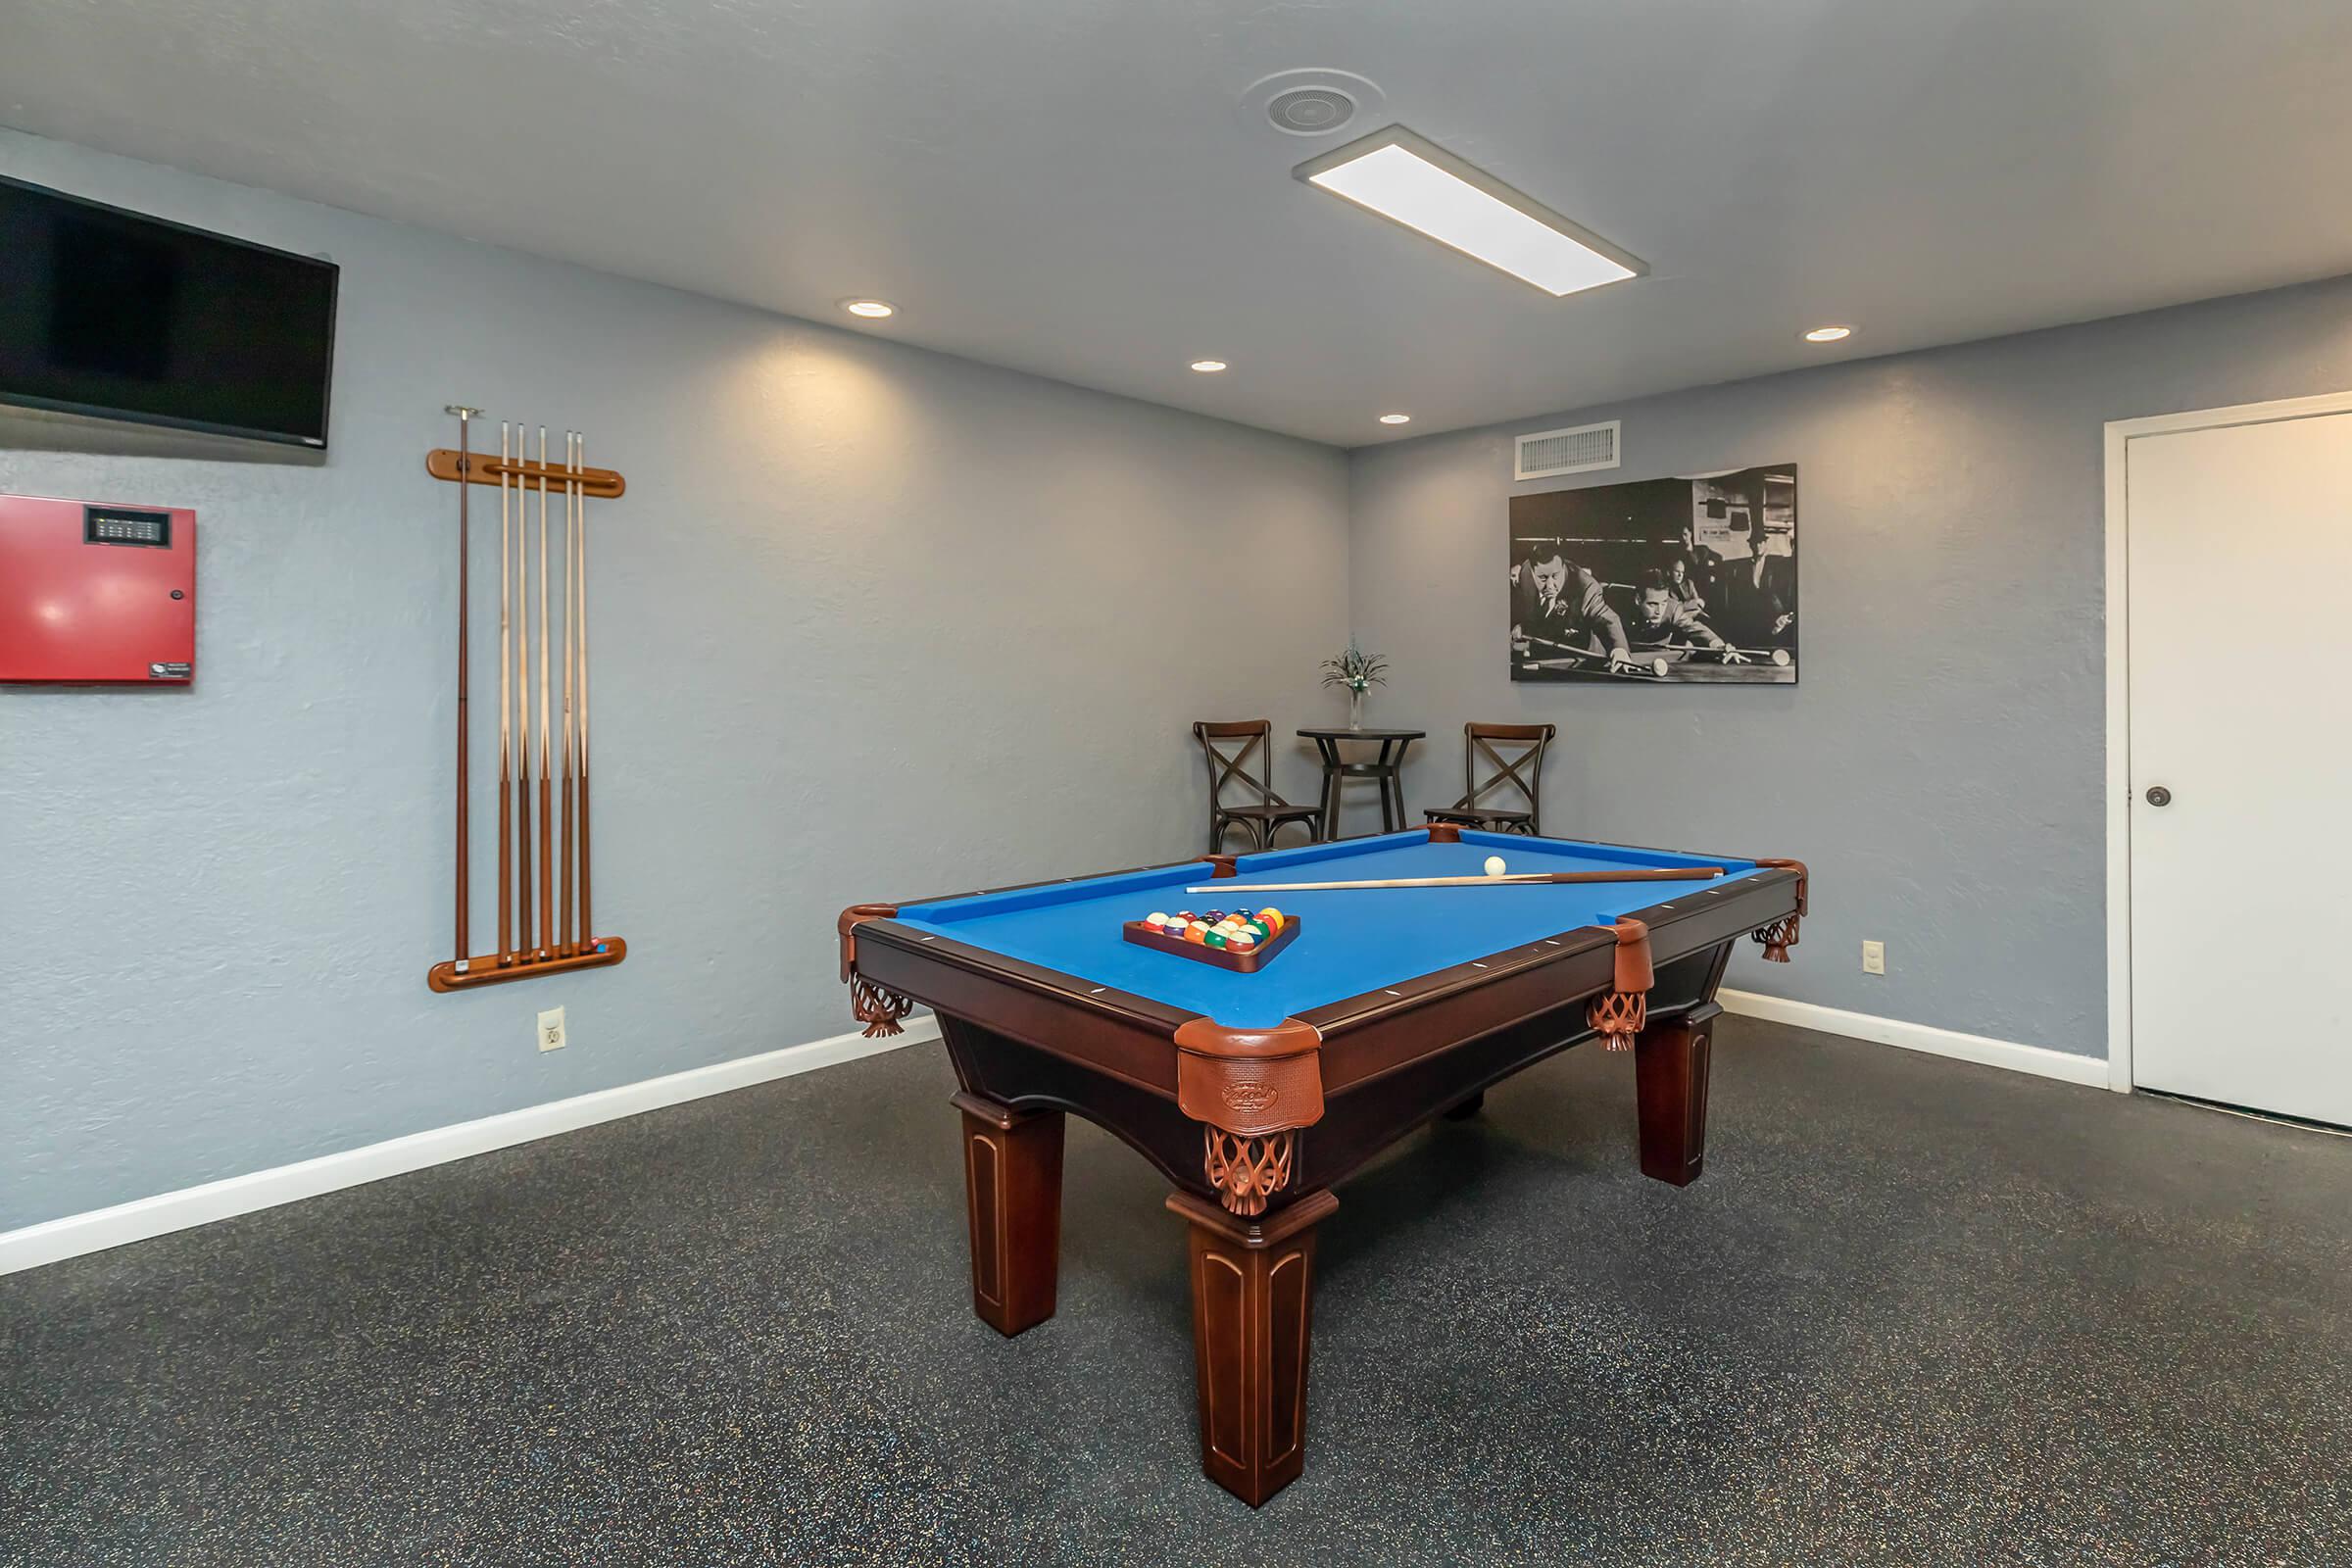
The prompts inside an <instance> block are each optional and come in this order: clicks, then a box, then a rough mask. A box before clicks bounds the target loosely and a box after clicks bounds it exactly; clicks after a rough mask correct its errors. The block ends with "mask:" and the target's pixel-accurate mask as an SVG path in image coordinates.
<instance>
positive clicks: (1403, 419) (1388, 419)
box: [1380, 414, 1413, 424]
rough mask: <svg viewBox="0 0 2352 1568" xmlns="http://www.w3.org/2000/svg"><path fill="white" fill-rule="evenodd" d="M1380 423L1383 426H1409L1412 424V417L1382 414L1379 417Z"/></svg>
mask: <svg viewBox="0 0 2352 1568" xmlns="http://www.w3.org/2000/svg"><path fill="white" fill-rule="evenodd" d="M1380 422H1381V423H1383V424H1410V423H1412V422H1413V417H1412V416H1411V415H1409V414H1384V415H1382V416H1381V417H1380Z"/></svg>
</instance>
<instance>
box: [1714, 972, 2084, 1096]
mask: <svg viewBox="0 0 2352 1568" xmlns="http://www.w3.org/2000/svg"><path fill="white" fill-rule="evenodd" d="M1715 1000H1716V1001H1717V1002H1720V1003H1722V1004H1723V1010H1724V1011H1726V1012H1737V1013H1740V1014H1741V1015H1743V1016H1745V1017H1749V1018H1763V1019H1767V1020H1769V1021H1770V1022H1773V1023H1788V1024H1794V1025H1796V1026H1797V1027H1798V1028H1800V1029H1818V1030H1820V1031H1821V1032H1822V1033H1823V1034H1830V1035H1846V1036H1849V1037H1851V1038H1852V1039H1855V1040H1868V1041H1871V1042H1873V1043H1874V1044H1877V1045H1882V1046H1900V1047H1901V1048H1902V1049H1903V1050H1905V1051H1924V1052H1926V1053H1928V1054H1930V1055H1932V1056H1953V1057H1956V1058H1958V1059H1959V1060H1961V1061H1973V1062H1976V1063H1977V1064H1979V1065H1980V1066H1985V1067H2006V1068H2008V1069H2009V1070H2010V1071H2011V1072H2028V1073H2032V1074H2033V1075H2034V1077H2036V1078H2056V1079H2058V1080H2059V1081H2060V1082H2062V1083H2070V1084H2088V1085H2091V1086H2093V1087H2094V1088H2099V1089H2104V1088H2107V1087H2108V1083H2107V1059H2106V1058H2105V1057H2104V1056H2078V1055H2076V1054H2074V1053H2072V1052H2068V1051H2052V1050H2051V1049H2050V1048H2049V1047H2047V1046H2021V1045H2019V1044H2018V1043H2017V1042H2016V1041H2014V1040H1994V1039H1992V1038H1990V1037H1989V1036H1985V1035H1964V1034H1962V1033H1961V1032H1960V1031H1959V1030H1957V1029H1938V1028H1936V1026H1935V1025H1933V1024H1925V1023H1905V1022H1903V1021H1902V1020H1901V1019H1900V1018H1880V1017H1876V1016H1874V1015H1872V1014H1870V1013H1867V1012H1848V1011H1846V1010H1845V1009H1844V1008H1843V1007H1824V1006H1822V1005H1819V1004H1818V1003H1812V1002H1790V1001H1789V1000H1788V999H1787V998H1785V997H1768V996H1765V995H1763V994H1762V993H1760V992H1755V991H1732V990H1728V989H1727V990H1723V991H1719V992H1717V993H1716V994H1715Z"/></svg>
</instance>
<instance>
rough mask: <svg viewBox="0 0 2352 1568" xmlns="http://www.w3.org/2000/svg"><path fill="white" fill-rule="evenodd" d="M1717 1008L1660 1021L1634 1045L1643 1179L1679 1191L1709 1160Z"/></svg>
mask: <svg viewBox="0 0 2352 1568" xmlns="http://www.w3.org/2000/svg"><path fill="white" fill-rule="evenodd" d="M1722 1011H1723V1009H1722V1008H1721V1007H1719V1006H1717V1005H1714V1004H1713V1003H1708V1004H1706V1005H1703V1006H1697V1007H1693V1008H1691V1010H1690V1011H1689V1012H1687V1013H1682V1014H1679V1015H1678V1016H1675V1017H1672V1018H1664V1019H1656V1020H1653V1021H1651V1022H1650V1023H1649V1024H1648V1025H1647V1026H1646V1027H1645V1028H1643V1029H1642V1035H1641V1038H1640V1039H1639V1040H1638V1041H1636V1042H1635V1045H1634V1081H1635V1090H1636V1094H1637V1096H1638V1098H1639V1099H1640V1101H1641V1105H1642V1175H1644V1176H1654V1177H1656V1178H1657V1179H1658V1180H1659V1181H1662V1182H1672V1183H1673V1184H1674V1185H1675V1186H1677V1187H1688V1186H1690V1185H1691V1183H1692V1182H1694V1181H1696V1180H1698V1172H1699V1168H1700V1166H1701V1165H1703V1164H1704V1163H1705V1161H1706V1154H1707V1065H1708V1057H1709V1055H1710V1054H1711V1053H1712V1049H1713V1042H1714V1033H1715V1018H1716V1016H1717V1015H1718V1014H1719V1013H1721V1012H1722Z"/></svg>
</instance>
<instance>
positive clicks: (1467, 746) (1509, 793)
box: [1421, 723, 1558, 834]
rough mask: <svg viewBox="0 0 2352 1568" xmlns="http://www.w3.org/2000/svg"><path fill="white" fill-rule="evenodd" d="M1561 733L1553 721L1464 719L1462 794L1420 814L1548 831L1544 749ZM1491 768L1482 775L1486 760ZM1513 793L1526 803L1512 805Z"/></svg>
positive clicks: (1501, 829)
mask: <svg viewBox="0 0 2352 1568" xmlns="http://www.w3.org/2000/svg"><path fill="white" fill-rule="evenodd" d="M1556 733H1558V729H1557V726H1555V725H1551V724H1477V723H1471V724H1464V725H1463V726H1462V798H1461V799H1460V800H1458V801H1456V802H1454V803H1453V804H1452V805H1451V806H1437V807H1432V808H1430V809H1428V810H1426V811H1424V812H1422V813H1421V814H1422V815H1423V816H1424V817H1425V818H1427V819H1428V820H1429V821H1432V822H1452V823H1456V824H1458V825H1460V826H1462V827H1477V828H1485V829H1486V830H1487V831H1488V832H1491V833H1528V834H1541V833H1542V832H1543V831H1544V824H1543V815H1544V748H1546V747H1548V746H1549V745H1550V744H1551V738H1552V736H1553V735H1555V734H1556ZM1482 762H1483V763H1484V764H1485V766H1486V768H1487V770H1488V771H1487V775H1486V777H1485V778H1484V779H1481V778H1480V777H1479V769H1480V765H1481V763H1482ZM1514 797H1516V798H1517V799H1519V800H1524V801H1525V802H1526V803H1527V806H1526V809H1524V810H1523V809H1519V808H1517V807H1515V806H1512V805H1509V804H1507V803H1509V802H1510V801H1511V800H1512V799H1513V798H1514Z"/></svg>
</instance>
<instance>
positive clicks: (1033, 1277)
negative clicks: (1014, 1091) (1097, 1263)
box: [955, 1092, 1062, 1337]
mask: <svg viewBox="0 0 2352 1568" xmlns="http://www.w3.org/2000/svg"><path fill="white" fill-rule="evenodd" d="M955 1104H956V1109H958V1110H960V1111H962V1112H963V1192H964V1201H965V1206H966V1207H967V1209H968V1210H969V1213H970V1218H971V1230H972V1310H973V1311H974V1312H976V1313H978V1314H979V1316H980V1321H981V1322H983V1323H986V1324H987V1325H988V1326H989V1327H990V1328H993V1329H995V1330H996V1331H997V1332H998V1333H999V1334H1003V1335H1005V1336H1006V1337H1010V1336H1012V1335H1015V1334H1018V1333H1020V1332H1021V1331H1023V1330H1024V1329H1033V1328H1035V1327H1037V1325H1039V1324H1040V1323H1043V1322H1044V1321H1045V1320H1046V1319H1048V1318H1050V1317H1052V1316H1053V1315H1054V1281H1055V1277H1056V1276H1057V1275H1058V1273H1059V1271H1060V1263H1061V1127H1062V1120H1061V1118H1062V1113H1061V1112H1060V1111H1058V1110H1044V1111H1036V1112H1027V1111H1018V1110H1013V1109H1011V1108H1010V1107H1009V1106H1005V1105H1000V1104H998V1103H996V1102H995V1101H993V1100H987V1099H983V1098H982V1097H981V1096H979V1095H975V1094H971V1093H969V1092H966V1093H963V1094H959V1095H957V1096H956V1097H955Z"/></svg>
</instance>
